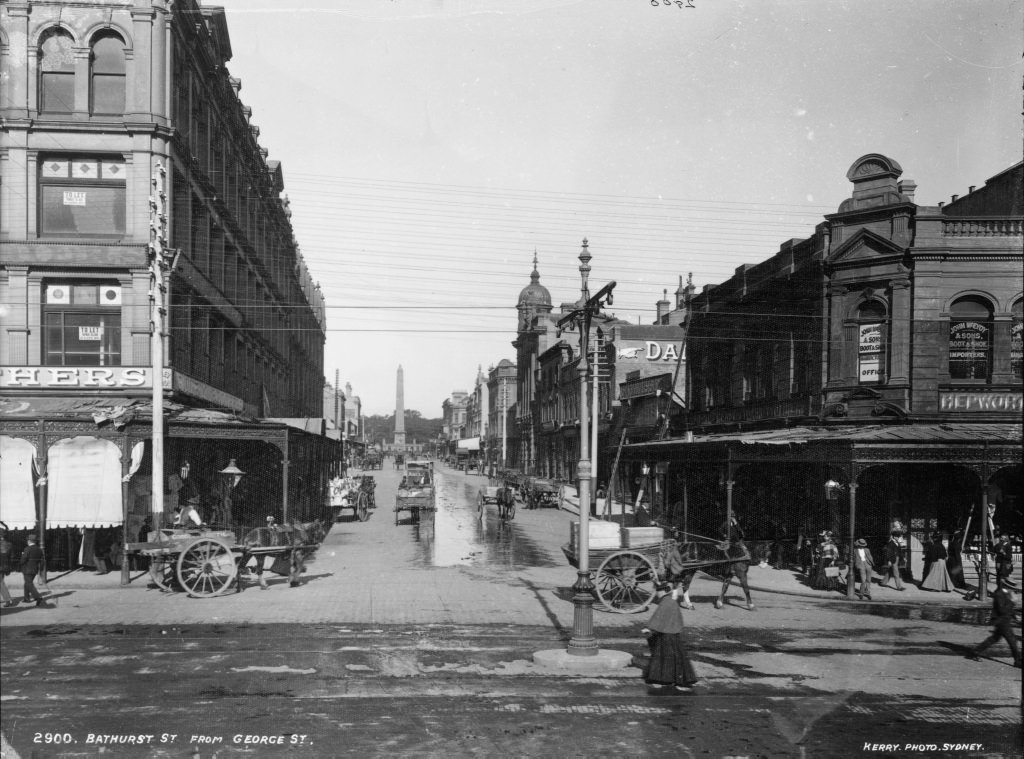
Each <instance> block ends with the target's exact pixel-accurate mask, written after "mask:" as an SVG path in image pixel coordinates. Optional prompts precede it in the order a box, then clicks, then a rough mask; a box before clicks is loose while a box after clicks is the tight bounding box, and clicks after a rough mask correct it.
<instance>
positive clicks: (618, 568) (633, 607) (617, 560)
mask: <svg viewBox="0 0 1024 759" xmlns="http://www.w3.org/2000/svg"><path fill="white" fill-rule="evenodd" d="M594 580H595V589H596V590H597V597H598V598H599V599H601V602H602V603H603V604H604V605H605V606H606V607H607V608H608V611H614V612H618V613H620V614H635V613H637V612H641V611H643V610H644V609H646V608H647V607H648V606H649V605H650V603H651V600H652V599H653V598H654V586H655V583H656V582H657V581H658V573H657V571H656V570H655V568H654V565H653V564H652V563H651V562H650V560H649V559H648V558H647V557H646V556H644V555H643V554H641V553H636V552H635V551H621V552H619V553H613V554H612V555H611V556H609V557H608V558H607V559H605V560H604V561H603V562H601V566H600V567H598V569H597V574H596V575H595V577H594Z"/></svg>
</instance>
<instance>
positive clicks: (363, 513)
mask: <svg viewBox="0 0 1024 759" xmlns="http://www.w3.org/2000/svg"><path fill="white" fill-rule="evenodd" d="M368 500H369V499H368V498H367V497H366V493H360V494H359V498H358V500H356V516H357V517H358V518H359V521H360V522H365V521H366V520H367V519H369V518H370V510H369V506H368V505H367V501H368Z"/></svg>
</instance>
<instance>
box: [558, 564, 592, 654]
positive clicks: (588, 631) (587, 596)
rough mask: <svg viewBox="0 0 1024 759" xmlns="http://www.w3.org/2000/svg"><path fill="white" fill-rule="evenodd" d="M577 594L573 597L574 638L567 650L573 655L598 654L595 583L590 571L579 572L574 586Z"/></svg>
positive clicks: (570, 640)
mask: <svg viewBox="0 0 1024 759" xmlns="http://www.w3.org/2000/svg"><path fill="white" fill-rule="evenodd" d="M572 589H573V590H574V591H576V595H574V596H573V597H572V605H573V614H572V638H570V639H569V646H568V648H567V649H566V651H567V652H568V653H569V654H571V655H572V656H596V655H597V650H598V649H597V640H596V639H595V638H594V592H593V591H594V583H593V582H591V580H590V572H589V571H586V572H583V571H581V572H579V573H577V577H576V584H575V585H573V586H572Z"/></svg>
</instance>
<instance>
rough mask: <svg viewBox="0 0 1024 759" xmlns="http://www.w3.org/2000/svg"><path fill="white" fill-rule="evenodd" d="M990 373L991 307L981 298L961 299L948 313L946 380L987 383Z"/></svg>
mask: <svg viewBox="0 0 1024 759" xmlns="http://www.w3.org/2000/svg"><path fill="white" fill-rule="evenodd" d="M991 371H992V306H991V305H990V304H989V303H988V302H987V301H985V300H983V299H981V298H976V297H968V298H961V299H960V300H958V301H956V302H955V303H954V304H953V306H952V308H951V309H950V317H949V376H950V378H951V379H955V380H958V379H959V380H988V379H989V378H990V376H991Z"/></svg>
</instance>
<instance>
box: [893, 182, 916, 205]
mask: <svg viewBox="0 0 1024 759" xmlns="http://www.w3.org/2000/svg"><path fill="white" fill-rule="evenodd" d="M896 187H897V189H898V190H899V192H900V194H901V195H903V196H904V197H906V199H907V200H908V201H909V202H911V203H913V202H914V193H915V192H916V191H917V182H915V181H914V180H913V179H904V180H903V181H902V182H900V183H899V184H898V185H897V186H896Z"/></svg>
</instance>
